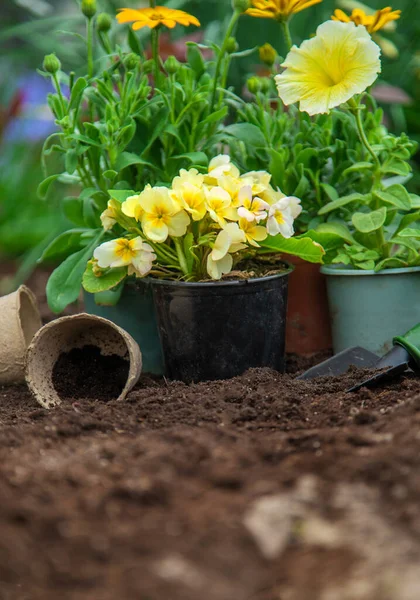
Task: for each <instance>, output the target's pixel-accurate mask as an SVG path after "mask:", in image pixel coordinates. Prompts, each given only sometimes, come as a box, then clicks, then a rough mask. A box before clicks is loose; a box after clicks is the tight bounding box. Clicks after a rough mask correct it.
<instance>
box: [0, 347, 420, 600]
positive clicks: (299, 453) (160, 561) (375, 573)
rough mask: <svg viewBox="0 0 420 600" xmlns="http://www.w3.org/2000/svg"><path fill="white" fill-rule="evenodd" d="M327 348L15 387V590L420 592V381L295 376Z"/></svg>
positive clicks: (48, 595)
mask: <svg viewBox="0 0 420 600" xmlns="http://www.w3.org/2000/svg"><path fill="white" fill-rule="evenodd" d="M323 358H325V356H322V357H313V359H312V360H311V361H310V360H309V359H304V360H303V359H299V360H298V359H297V358H296V357H294V358H293V360H291V361H289V365H290V371H292V372H293V373H291V372H289V373H287V374H285V375H280V374H279V373H276V372H274V371H270V370H265V369H255V370H251V371H248V372H247V373H245V374H244V375H242V376H241V377H237V378H235V379H232V380H229V381H215V382H211V383H200V384H192V385H185V384H182V383H179V382H170V381H166V380H164V379H163V380H161V379H157V378H154V377H148V376H143V377H142V378H141V380H140V382H139V383H138V385H137V386H136V388H135V389H134V390H133V391H132V392H131V393H130V394H129V395H128V397H127V400H126V401H124V402H117V401H115V400H111V401H108V402H103V401H101V400H99V398H91V399H86V400H84V399H79V400H74V399H71V400H68V401H66V402H63V404H62V405H61V406H59V407H57V408H55V409H53V410H50V411H48V410H45V409H43V408H41V407H40V406H39V405H37V404H36V402H35V401H34V399H33V398H32V397H31V395H30V394H29V392H28V390H27V389H26V387H23V386H22V387H8V388H6V387H4V388H0V600H57V599H59V600H116V599H121V600H419V598H420V569H419V564H420V503H419V494H420V379H417V378H416V377H415V376H414V375H407V376H404V377H401V378H399V379H397V380H395V381H393V382H388V383H386V385H384V386H381V387H379V388H378V389H376V390H367V389H366V388H364V389H362V390H360V391H359V392H357V393H354V394H347V393H345V390H346V389H347V388H348V387H350V386H351V385H353V384H355V383H356V382H358V381H359V380H361V379H363V378H364V377H365V375H366V373H365V372H360V371H356V370H351V371H350V372H349V373H348V374H347V375H346V376H342V377H340V378H320V379H317V380H314V381H296V380H295V379H294V376H295V374H296V373H299V372H300V371H301V370H302V369H305V368H307V367H309V366H311V364H315V363H316V362H319V360H322V359H323ZM94 392H95V393H94ZM90 395H91V396H94V395H96V391H95V388H92V390H91V393H90Z"/></svg>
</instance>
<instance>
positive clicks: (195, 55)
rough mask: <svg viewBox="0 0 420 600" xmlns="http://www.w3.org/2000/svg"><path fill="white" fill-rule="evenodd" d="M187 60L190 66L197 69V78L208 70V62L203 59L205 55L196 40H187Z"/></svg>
mask: <svg viewBox="0 0 420 600" xmlns="http://www.w3.org/2000/svg"><path fill="white" fill-rule="evenodd" d="M186 46H187V62H188V64H189V65H190V67H191V68H192V69H193V71H195V73H196V78H197V79H200V77H201V75H202V74H203V73H204V71H205V70H206V64H205V62H204V60H203V55H202V54H201V52H200V50H199V49H198V47H197V44H195V43H194V42H187V43H186Z"/></svg>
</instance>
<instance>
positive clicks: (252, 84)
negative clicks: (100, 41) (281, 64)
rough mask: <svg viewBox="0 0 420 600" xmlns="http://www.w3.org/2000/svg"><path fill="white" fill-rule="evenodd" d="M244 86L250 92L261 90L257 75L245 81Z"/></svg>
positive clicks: (254, 92) (256, 92) (255, 92)
mask: <svg viewBox="0 0 420 600" xmlns="http://www.w3.org/2000/svg"><path fill="white" fill-rule="evenodd" d="M246 87H247V88H248V90H249V91H250V92H251V94H258V92H260V91H261V80H260V78H259V77H255V76H254V77H250V78H249V79H248V81H247V82H246Z"/></svg>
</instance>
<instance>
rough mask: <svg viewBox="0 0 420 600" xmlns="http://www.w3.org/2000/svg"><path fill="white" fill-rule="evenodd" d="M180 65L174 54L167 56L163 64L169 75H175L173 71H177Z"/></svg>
mask: <svg viewBox="0 0 420 600" xmlns="http://www.w3.org/2000/svg"><path fill="white" fill-rule="evenodd" d="M180 66H181V64H180V62H179V61H178V60H177V59H176V58H175V56H168V58H167V59H166V61H165V64H164V67H165V71H166V72H167V73H169V75H175V73H178V71H179V68H180Z"/></svg>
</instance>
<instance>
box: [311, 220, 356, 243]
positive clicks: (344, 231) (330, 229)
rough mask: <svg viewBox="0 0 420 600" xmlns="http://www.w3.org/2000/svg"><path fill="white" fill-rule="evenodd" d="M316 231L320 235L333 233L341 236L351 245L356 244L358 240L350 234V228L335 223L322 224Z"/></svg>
mask: <svg viewBox="0 0 420 600" xmlns="http://www.w3.org/2000/svg"><path fill="white" fill-rule="evenodd" d="M316 230H317V231H318V232H319V233H331V234H335V235H337V236H339V237H340V238H341V239H342V240H345V241H346V242H348V243H349V244H355V243H356V240H355V239H354V237H353V236H352V234H351V233H350V231H349V229H348V227H346V225H343V224H342V223H335V222H334V221H331V222H328V223H321V224H320V225H318V227H317V228H316Z"/></svg>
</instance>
